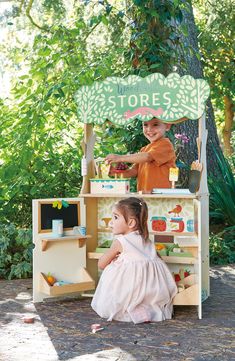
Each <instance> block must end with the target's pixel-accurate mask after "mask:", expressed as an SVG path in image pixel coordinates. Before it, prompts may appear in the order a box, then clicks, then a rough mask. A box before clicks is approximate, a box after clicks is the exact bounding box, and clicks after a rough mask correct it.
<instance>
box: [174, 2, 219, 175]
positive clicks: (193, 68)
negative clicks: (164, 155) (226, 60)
mask: <svg viewBox="0 0 235 361" xmlns="http://www.w3.org/2000/svg"><path fill="white" fill-rule="evenodd" d="M183 25H185V26H186V27H187V30H188V36H187V37H186V36H184V35H182V39H181V41H182V42H183V43H184V49H189V48H190V47H191V48H192V49H193V50H194V52H195V53H198V54H199V48H198V40H197V36H198V33H197V28H196V25H195V21H194V15H193V8H192V5H191V4H190V5H189V4H188V9H187V10H184V11H183ZM186 51H187V50H186ZM183 60H184V63H185V65H186V66H184V67H183V66H181V67H180V73H181V75H184V74H190V75H191V76H193V77H194V78H195V79H198V78H204V76H203V68H202V63H201V61H200V60H199V59H198V58H197V57H196V55H191V54H190V52H189V51H188V52H187V53H186V52H185V55H184V59H183ZM206 127H207V129H208V140H207V166H208V174H218V173H220V169H219V167H218V165H217V158H216V153H219V154H220V155H221V153H222V151H221V148H220V144H219V138H218V135H217V130H216V125H215V119H214V111H213V108H212V104H211V100H210V99H209V100H208V103H207V115H206ZM175 133H185V134H186V135H188V137H189V138H190V142H189V143H188V144H187V145H186V147H185V148H184V149H182V151H181V153H180V159H181V160H182V161H183V162H184V163H185V164H187V165H190V164H191V163H192V161H193V160H195V159H197V146H196V138H197V136H198V122H197V121H192V120H190V121H186V122H183V123H180V124H178V125H176V126H175Z"/></svg>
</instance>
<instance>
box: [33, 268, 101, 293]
mask: <svg viewBox="0 0 235 361" xmlns="http://www.w3.org/2000/svg"><path fill="white" fill-rule="evenodd" d="M94 289H95V281H94V280H93V279H92V278H91V276H90V275H89V273H88V272H87V270H85V268H82V272H81V279H80V280H78V282H77V283H71V284H68V285H63V286H51V285H50V284H49V283H48V281H47V278H46V276H45V274H44V273H40V291H41V292H42V293H45V294H46V295H49V296H59V295H65V294H68V293H74V292H83V291H89V290H94Z"/></svg>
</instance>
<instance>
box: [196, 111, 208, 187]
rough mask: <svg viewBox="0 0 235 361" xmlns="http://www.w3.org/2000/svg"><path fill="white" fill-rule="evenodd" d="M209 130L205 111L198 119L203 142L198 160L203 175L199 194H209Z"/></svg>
mask: <svg viewBox="0 0 235 361" xmlns="http://www.w3.org/2000/svg"><path fill="white" fill-rule="evenodd" d="M207 134H208V130H207V129H206V116H205V113H204V114H203V115H202V117H201V118H199V120H198V138H199V142H201V147H200V148H201V151H200V158H201V159H198V161H199V162H200V163H202V176H201V182H200V188H199V191H198V193H199V194H208V185H207V162H206V143H207Z"/></svg>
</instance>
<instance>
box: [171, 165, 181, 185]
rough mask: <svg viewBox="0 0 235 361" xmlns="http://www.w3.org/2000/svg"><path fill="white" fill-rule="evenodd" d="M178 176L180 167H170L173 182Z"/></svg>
mask: <svg viewBox="0 0 235 361" xmlns="http://www.w3.org/2000/svg"><path fill="white" fill-rule="evenodd" d="M178 178H179V168H177V167H175V168H170V173H169V180H170V181H171V182H177V180H178Z"/></svg>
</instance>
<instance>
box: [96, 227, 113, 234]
mask: <svg viewBox="0 0 235 361" xmlns="http://www.w3.org/2000/svg"><path fill="white" fill-rule="evenodd" d="M98 232H105V233H106V232H107V233H112V229H111V228H109V227H100V228H98Z"/></svg>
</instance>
